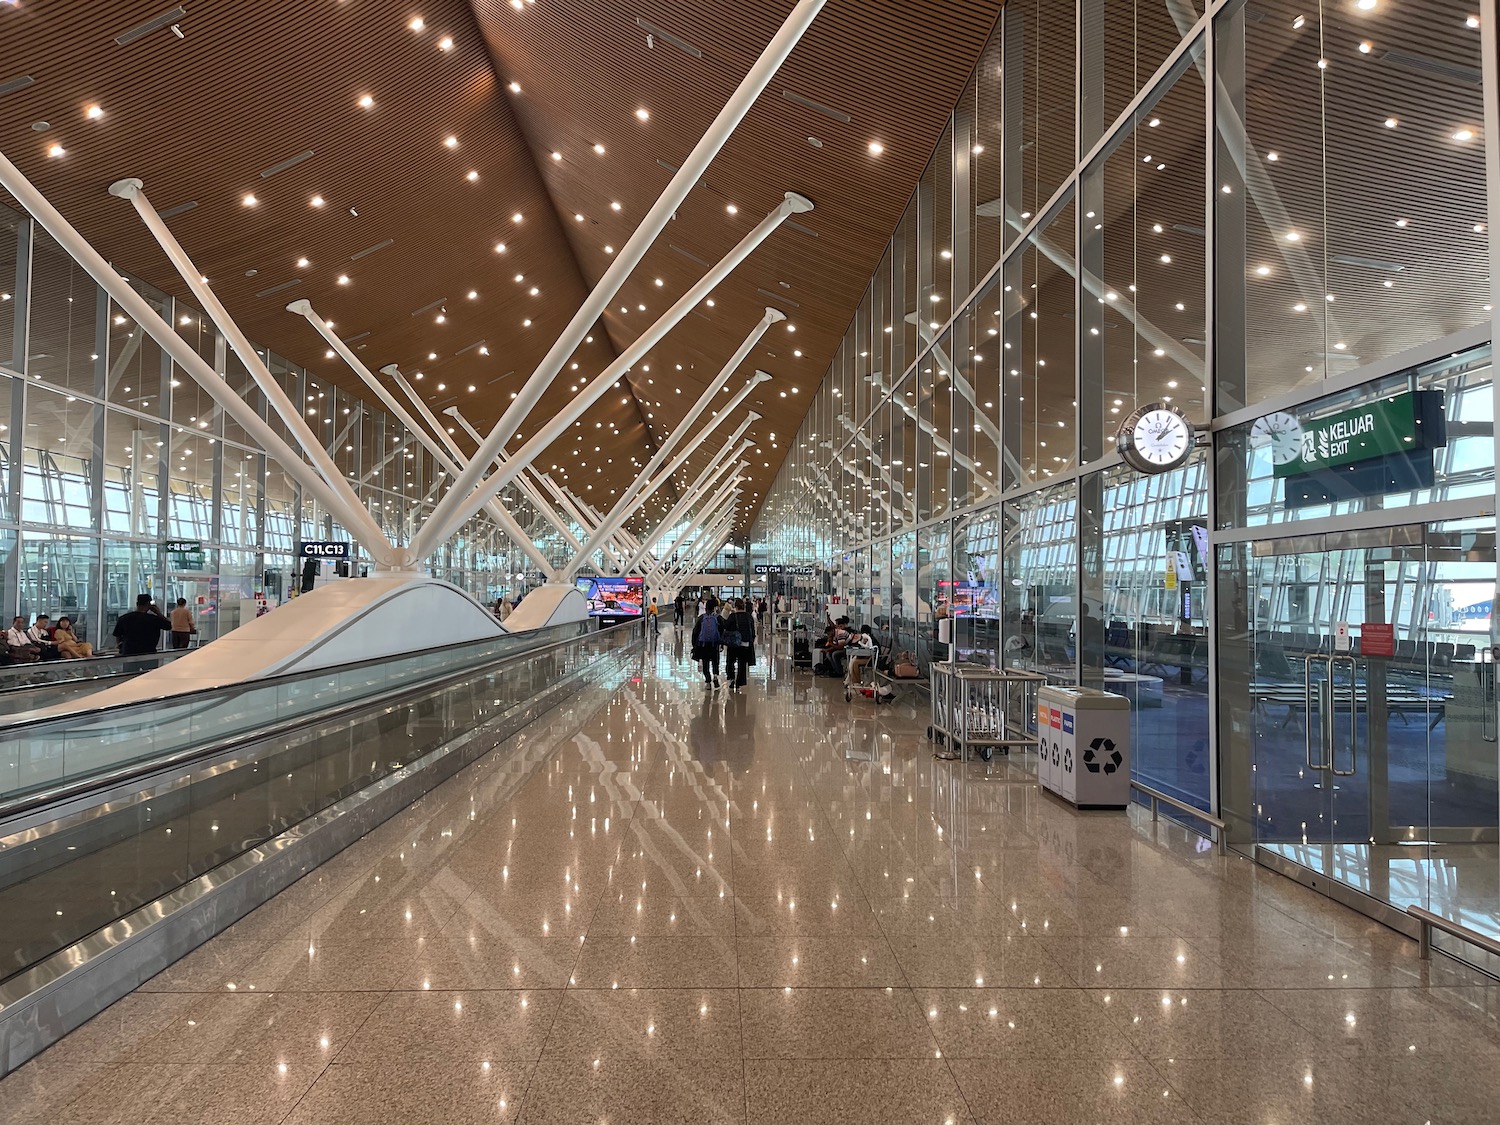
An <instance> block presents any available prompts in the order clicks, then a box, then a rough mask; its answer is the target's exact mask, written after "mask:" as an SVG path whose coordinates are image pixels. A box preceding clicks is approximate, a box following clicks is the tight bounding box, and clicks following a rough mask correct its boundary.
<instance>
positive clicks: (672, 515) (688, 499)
mask: <svg viewBox="0 0 1500 1125" xmlns="http://www.w3.org/2000/svg"><path fill="white" fill-rule="evenodd" d="M754 417H759V415H755V416H754ZM746 426H748V421H747V422H746V424H745V425H742V426H741V427H740V428H739V429H738V430H736V431H735V432H734V433H733V434H732V435H731V436H730V438H729V440H728V441H727V442H725V443H724V446H723V448H721V449H720V450H719V452H718V453H716V454H714V457H713V460H711V461H710V462H709V463H708V465H707V466H705V467H704V469H703V471H702V472H701V473H699V474H698V477H697V479H696V480H694V481H693V483H692V484H690V485H688V487H687V490H686V491H685V492H683V494H682V496H681V498H680V499H679V500H678V501H677V503H676V504H674V505H672V509H671V510H670V511H669V512H668V513H667V514H666V516H665V517H664V518H663V519H662V520H661V522H660V523H658V524H657V525H656V530H655V531H653V532H652V533H651V534H650V535H648V536H647V537H646V539H645V541H644V542H643V543H642V544H641V545H640V547H639V548H638V549H637V550H636V551H635V552H634V553H633V554H632V555H631V557H630V565H631V566H632V567H633V566H637V565H639V563H640V562H641V560H642V559H643V558H645V557H646V555H647V554H648V553H649V552H650V550H651V548H652V547H654V546H656V544H657V541H658V540H660V539H661V537H662V536H663V535H665V534H667V532H669V531H671V530H672V528H673V527H674V526H676V524H677V521H678V520H680V519H681V518H682V517H683V516H684V515H685V514H686V513H687V511H688V509H689V508H691V507H692V506H693V505H694V504H695V503H697V502H698V499H699V498H700V497H701V496H702V495H703V494H704V493H705V492H706V491H708V489H710V488H713V487H715V484H716V482H717V481H718V480H720V479H721V478H722V477H723V475H724V472H725V470H726V469H727V467H728V466H730V465H732V464H734V462H735V461H736V460H737V459H738V458H739V457H740V456H741V455H742V454H743V453H744V452H745V451H746V450H747V449H749V448H750V447H751V446H752V445H754V444H755V442H753V441H752V440H751V439H749V438H745V439H743V440H740V434H742V433H743V432H744V431H745V428H746ZM736 441H739V444H738V445H736V444H735V442H736Z"/></svg>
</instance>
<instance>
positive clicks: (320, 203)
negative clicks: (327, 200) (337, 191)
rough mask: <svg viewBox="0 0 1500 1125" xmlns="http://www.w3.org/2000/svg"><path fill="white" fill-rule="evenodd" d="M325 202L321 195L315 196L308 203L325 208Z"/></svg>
mask: <svg viewBox="0 0 1500 1125" xmlns="http://www.w3.org/2000/svg"><path fill="white" fill-rule="evenodd" d="M323 202H324V200H323V197H322V196H321V195H315V196H313V197H312V198H311V199H309V200H308V203H310V204H312V206H314V207H321V206H323Z"/></svg>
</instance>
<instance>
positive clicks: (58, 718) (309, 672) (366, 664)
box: [0, 622, 602, 741]
mask: <svg viewBox="0 0 1500 1125" xmlns="http://www.w3.org/2000/svg"><path fill="white" fill-rule="evenodd" d="M573 624H579V623H572V622H569V623H567V624H562V625H544V626H543V627H542V628H540V629H533V630H529V631H527V632H523V633H502V634H501V635H500V636H497V637H489V638H484V639H480V640H477V641H461V642H459V643H457V644H454V645H450V646H448V647H447V648H446V649H444V650H442V651H444V652H450V653H452V652H460V651H463V650H467V649H478V648H480V647H481V646H484V645H494V644H497V643H500V642H504V641H506V640H508V639H509V638H511V637H529V636H532V635H534V634H536V633H544V632H548V631H550V630H554V629H566V628H568V627H569V625H573ZM601 631H602V630H601ZM585 635H586V633H585V632H583V631H579V632H577V633H575V634H574V636H575V637H578V636H585ZM564 639H565V640H571V639H573V638H564ZM432 651H434V650H432V649H430V648H428V649H416V650H413V651H412V652H397V653H391V654H389V655H386V656H372V657H370V658H369V659H368V660H352V661H350V662H349V663H347V664H339V665H331V666H329V667H326V668H303V669H300V670H297V671H292V672H282V673H279V674H277V675H273V676H261V677H259V678H257V679H254V680H246V681H243V682H241V683H236V684H219V685H217V686H215V687H206V688H193V689H192V690H190V691H183V692H174V693H172V694H170V695H157V696H151V697H149V698H146V699H132V700H130V701H129V702H125V703H108V704H105V705H104V706H103V707H85V708H80V709H78V710H76V711H69V712H68V713H67V714H65V715H37V716H33V717H31V718H27V719H21V720H18V721H16V722H12V723H5V722H0V741H3V740H4V739H7V738H9V737H11V736H12V735H14V734H15V733H17V732H18V731H25V730H28V729H29V728H31V727H37V726H42V725H44V724H47V723H61V722H73V721H77V720H78V719H80V718H92V717H94V716H96V715H106V714H109V713H110V712H112V711H124V710H129V709H131V708H136V707H149V706H159V705H161V704H164V703H182V702H188V701H191V700H193V699H197V698H201V697H204V696H209V695H216V694H223V693H227V692H232V691H243V690H245V689H247V688H261V687H267V686H271V685H275V684H281V683H289V682H291V681H294V680H300V679H306V678H307V677H308V676H313V675H318V674H322V673H333V672H355V671H358V670H359V669H361V668H371V667H374V666H376V665H382V664H389V663H392V662H393V661H397V660H410V659H412V658H414V657H417V656H421V655H423V654H424V653H430V652H432ZM148 655H149V654H148Z"/></svg>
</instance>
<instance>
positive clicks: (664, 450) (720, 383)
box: [600, 308, 786, 525]
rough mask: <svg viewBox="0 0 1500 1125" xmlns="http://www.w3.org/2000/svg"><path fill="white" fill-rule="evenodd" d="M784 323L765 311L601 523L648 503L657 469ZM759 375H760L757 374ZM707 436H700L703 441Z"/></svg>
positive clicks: (778, 315) (783, 316) (774, 311)
mask: <svg viewBox="0 0 1500 1125" xmlns="http://www.w3.org/2000/svg"><path fill="white" fill-rule="evenodd" d="M785 319H786V314H785V313H783V312H780V311H779V310H777V309H772V308H768V309H766V314H765V316H763V317H761V319H760V323H759V324H757V325H756V326H755V327H754V328H753V329H751V330H750V335H748V336H746V337H745V341H744V343H742V344H741V345H740V346H739V347H738V348H737V349H736V350H735V353H734V355H732V356H730V357H729V362H728V363H726V364H725V365H724V367H723V369H722V370H721V371H720V372H719V373H718V374H717V375H716V376H714V379H713V381H712V382H711V383H709V385H708V386H707V387H706V388H704V391H703V393H702V394H701V395H699V396H698V401H697V402H695V403H693V406H692V409H690V410H689V411H688V412H687V416H686V417H684V418H683V419H682V421H680V422H679V423H677V426H676V427H675V428H674V429H673V430H672V432H671V433H670V434H668V435H667V438H666V440H665V441H663V442H662V443H661V446H660V448H658V449H657V451H656V452H655V453H654V454H653V455H652V457H651V460H650V461H648V462H647V463H646V465H645V467H644V468H642V469H641V471H640V472H639V473H637V474H636V477H635V480H633V481H631V482H630V484H629V486H627V487H626V488H625V490H624V491H623V492H621V493H620V496H619V498H618V499H617V500H616V501H615V503H614V506H613V507H611V508H610V510H609V514H608V515H607V516H605V517H603V518H602V519H601V520H600V523H602V524H605V525H611V524H612V522H613V521H614V520H615V519H616V518H617V517H619V516H620V515H621V513H625V515H626V517H627V518H628V516H629V513H630V511H631V510H632V506H633V505H634V504H635V501H636V500H637V499H642V500H643V499H645V497H643V496H642V495H641V493H642V491H643V490H644V488H645V487H646V484H647V482H648V481H650V480H651V478H652V477H653V476H654V475H655V474H656V471H657V470H658V469H660V468H661V467H662V466H663V465H665V464H666V463H667V458H668V457H670V456H671V455H672V451H673V450H674V449H676V448H677V447H678V446H679V445H681V444H682V442H683V440H684V439H685V438H686V437H687V436H688V434H689V433H690V432H691V431H692V428H693V424H694V423H695V422H697V421H698V419H699V418H700V417H701V416H702V414H703V412H704V411H705V410H707V409H708V408H709V407H710V406H711V405H713V400H714V396H715V395H716V394H718V393H719V392H720V391H721V390H723V389H724V387H725V386H727V385H728V383H729V380H730V378H731V377H732V376H733V375H734V373H735V372H736V371H738V370H739V369H740V365H741V364H742V363H744V362H745V360H746V359H748V358H749V357H750V353H751V352H752V351H753V350H755V345H756V344H758V343H760V341H761V338H762V337H764V336H765V334H766V333H767V332H768V331H769V330H770V328H771V325H773V324H776V323H778V322H779V321H783V320H785ZM756 374H757V375H759V374H761V373H760V372H757V373H756ZM766 378H770V376H766ZM758 381H760V382H764V381H765V380H764V379H761V380H758ZM752 385H753V384H752ZM743 400H744V395H743V394H741V395H740V396H739V400H738V401H743ZM738 401H737V402H731V403H730V404H729V406H728V407H726V408H725V409H724V410H723V411H720V412H719V413H720V414H721V415H723V414H726V413H728V411H729V410H731V409H733V408H734V407H735V406H737V405H738ZM707 433H708V431H707V430H705V431H704V435H706V434H707ZM704 435H699V436H700V437H702V436H704ZM622 522H623V521H622Z"/></svg>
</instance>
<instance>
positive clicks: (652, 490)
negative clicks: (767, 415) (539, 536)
mask: <svg viewBox="0 0 1500 1125" xmlns="http://www.w3.org/2000/svg"><path fill="white" fill-rule="evenodd" d="M770 378H771V376H769V375H767V374H766V373H765V372H764V371H757V372H756V373H755V377H754V378H752V379H751V380H750V381H749V382H748V383H746V384H745V385H744V386H743V387H741V388H740V390H739V393H738V394H736V395H735V396H734V397H733V398H732V399H730V400H729V402H728V403H727V404H726V405H725V406H724V408H723V409H722V410H720V411H719V412H718V413H716V414H715V415H714V416H713V419H712V420H711V421H710V422H709V424H708V425H707V426H705V427H704V428H703V431H702V432H701V433H700V434H698V441H702V440H703V439H704V438H706V437H708V435H709V434H711V433H713V432H714V430H716V429H718V427H719V426H720V425H721V424H722V423H723V422H724V420H725V419H726V418H728V417H730V415H732V414H733V413H734V411H735V410H736V409H738V407H739V406H740V404H741V403H743V402H744V401H745V400H746V399H747V398H749V397H750V393H751V392H752V391H754V390H755V388H756V387H758V386H760V385H761V384H762V383H764V382H767V381H768V380H769V379H770ZM759 420H760V415H759V414H756V413H754V412H753V411H752V412H751V413H750V414H749V415H748V416H747V417H746V419H745V421H744V422H742V423H740V428H739V429H738V430H736V431H735V434H736V436H738V435H739V434H743V433H744V432H745V431H746V430H747V429H749V428H750V426H751V425H752V424H753V423H755V422H757V421H759ZM696 449H697V442H695V443H694V444H693V445H692V446H689V447H688V448H687V449H684V450H683V451H682V452H681V453H679V454H678V455H677V456H676V457H675V458H674V459H673V461H672V463H671V464H670V465H668V466H667V467H666V468H665V469H664V470H662V472H661V473H660V474H659V475H657V476H656V477H655V478H654V479H652V480H651V481H649V482H648V483H647V484H646V485H645V486H644V487H642V488H640V489H638V490H637V492H636V495H635V496H634V498H633V500H632V503H633V504H634V506H635V507H637V508H638V507H640V505H642V504H644V503H645V502H646V501H647V500H649V499H651V497H652V496H654V495H655V494H656V492H657V490H658V489H660V488H661V487H662V485H664V484H666V483H667V482H668V481H669V480H671V479H672V477H673V475H674V474H675V473H676V472H677V470H678V469H680V468H682V466H683V465H685V464H687V460H688V458H689V457H691V456H692V455H693V453H694V452H696ZM631 514H632V509H631V507H630V506H629V505H621V504H616V505H615V507H614V508H613V509H612V510H611V512H610V514H609V515H608V516H606V517H605V521H604V523H603V524H602V525H601V526H600V528H599V530H598V531H596V532H595V533H594V534H593V535H592V536H590V537H589V541H588V542H587V543H585V544H584V545H583V551H584V556H585V557H587V556H589V555H590V554H592V553H593V551H594V550H596V549H597V548H598V546H599V543H600V541H602V539H604V538H606V537H608V536H611V535H613V534H614V533H615V531H616V530H617V529H618V528H620V527H621V526H622V525H623V524H624V523H625V521H626V520H628V519H629V518H630V516H631ZM581 565H582V560H577V559H575V560H574V562H573V565H572V566H570V567H567V568H566V573H567V575H568V577H570V578H571V577H572V576H573V574H574V572H576V571H577V569H578V567H579V566H581Z"/></svg>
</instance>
